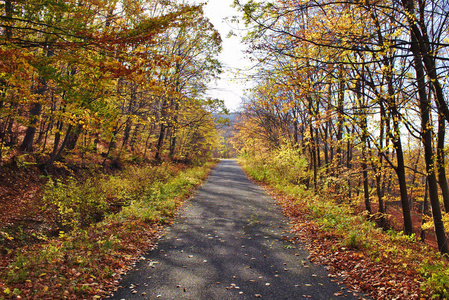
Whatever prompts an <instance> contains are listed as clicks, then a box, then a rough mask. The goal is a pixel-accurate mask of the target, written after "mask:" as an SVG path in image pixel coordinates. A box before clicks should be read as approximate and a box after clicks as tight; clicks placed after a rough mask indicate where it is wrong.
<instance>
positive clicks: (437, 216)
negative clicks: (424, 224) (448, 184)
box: [411, 36, 449, 253]
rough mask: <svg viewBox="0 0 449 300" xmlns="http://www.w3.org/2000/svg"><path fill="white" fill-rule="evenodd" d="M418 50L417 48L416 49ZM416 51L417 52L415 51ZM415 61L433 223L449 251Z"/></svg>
mask: <svg viewBox="0 0 449 300" xmlns="http://www.w3.org/2000/svg"><path fill="white" fill-rule="evenodd" d="M416 42H417V41H416V40H415V38H414V36H412V46H411V48H416V46H417V44H416ZM415 50H416V49H415ZM415 53H416V52H415ZM414 63H415V69H416V79H417V83H418V95H419V108H420V114H421V131H422V132H421V136H422V142H423V145H424V158H425V162H426V173H427V182H428V184H429V200H430V205H431V207H432V216H433V223H434V227H435V234H436V237H437V243H438V249H439V251H440V252H441V253H449V250H448V246H447V240H446V232H445V229H444V224H443V221H442V215H441V208H440V200H439V197H438V185H437V178H436V175H435V166H434V162H433V154H434V153H433V149H432V131H431V124H430V101H429V98H428V97H427V95H426V83H425V81H424V78H425V77H424V68H423V65H422V61H421V58H420V57H419V56H418V55H416V54H415V55H414Z"/></svg>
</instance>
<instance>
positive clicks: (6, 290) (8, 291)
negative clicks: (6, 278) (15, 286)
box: [3, 288, 11, 295]
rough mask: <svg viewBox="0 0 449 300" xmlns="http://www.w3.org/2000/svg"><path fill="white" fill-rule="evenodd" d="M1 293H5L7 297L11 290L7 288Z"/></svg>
mask: <svg viewBox="0 0 449 300" xmlns="http://www.w3.org/2000/svg"><path fill="white" fill-rule="evenodd" d="M3 293H5V295H9V294H11V290H10V289H9V288H6V289H5V290H4V291H3Z"/></svg>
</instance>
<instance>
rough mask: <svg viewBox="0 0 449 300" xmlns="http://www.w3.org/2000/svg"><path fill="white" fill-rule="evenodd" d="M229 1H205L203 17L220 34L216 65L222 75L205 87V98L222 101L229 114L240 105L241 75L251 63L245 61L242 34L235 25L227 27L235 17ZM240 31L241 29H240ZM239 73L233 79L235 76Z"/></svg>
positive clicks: (231, 24) (241, 91)
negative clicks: (206, 89)
mask: <svg viewBox="0 0 449 300" xmlns="http://www.w3.org/2000/svg"><path fill="white" fill-rule="evenodd" d="M232 3H233V0H209V1H208V3H207V5H206V6H205V8H204V14H205V16H206V17H208V18H209V20H210V21H211V23H212V24H213V25H214V27H215V28H216V29H217V30H218V31H219V32H220V34H221V37H222V40H223V51H222V53H221V55H220V57H219V58H220V61H221V62H222V64H223V71H224V72H223V73H222V74H221V75H220V79H219V80H217V81H216V82H212V83H211V84H210V85H209V87H210V89H209V92H208V94H207V95H208V96H209V97H211V98H218V99H220V100H224V102H225V105H226V107H227V108H228V109H229V110H230V111H236V110H238V109H239V107H240V104H241V98H242V97H243V96H244V90H245V88H247V83H245V81H242V79H241V77H242V76H241V75H243V72H244V71H245V70H246V69H247V68H250V66H251V63H250V61H249V59H247V58H245V54H244V52H243V51H244V50H245V45H244V44H243V43H242V42H241V39H242V35H244V32H243V31H242V30H239V28H238V24H235V23H231V22H230V20H226V18H228V19H231V17H232V16H235V15H238V14H239V13H238V12H237V9H236V8H233V7H231V5H232ZM240 27H243V25H240ZM231 30H232V31H233V33H234V34H236V36H232V37H230V38H228V37H227V35H228V33H229V32H230V31H231ZM238 71H243V72H242V73H239V74H241V75H239V76H238V77H240V79H236V74H237V72H238Z"/></svg>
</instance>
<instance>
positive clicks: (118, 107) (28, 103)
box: [0, 0, 224, 170]
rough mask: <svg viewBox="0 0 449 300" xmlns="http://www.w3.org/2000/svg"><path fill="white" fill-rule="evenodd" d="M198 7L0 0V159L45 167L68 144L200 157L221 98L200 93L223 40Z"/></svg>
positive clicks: (164, 2) (210, 139)
mask: <svg viewBox="0 0 449 300" xmlns="http://www.w3.org/2000/svg"><path fill="white" fill-rule="evenodd" d="M202 7H203V6H202V5H190V4H186V3H183V2H182V3H179V1H171V0H154V1H130V0H112V1H97V0H46V1H42V0H31V1H28V0H27V1H25V0H5V1H2V2H0V9H1V12H2V13H1V16H0V20H1V21H0V57H1V60H0V158H3V159H6V158H8V157H11V155H13V156H14V155H16V156H18V155H20V153H33V154H35V155H36V156H38V157H39V159H38V160H39V164H40V166H41V167H42V168H43V169H44V170H47V169H49V168H51V167H52V166H53V164H54V163H55V162H57V161H60V160H62V159H64V157H66V156H67V155H68V153H70V152H71V151H77V152H80V153H84V154H86V155H88V154H91V153H101V154H102V155H103V157H104V158H105V160H106V159H117V158H120V157H121V156H123V155H127V156H128V157H129V156H131V155H132V156H135V157H140V158H150V159H155V160H162V159H182V160H197V159H202V158H204V157H207V156H208V155H209V154H210V153H211V150H212V146H213V145H214V144H215V140H216V135H215V124H214V120H213V115H212V113H214V112H219V111H222V110H223V109H224V105H223V102H222V101H219V100H216V99H209V98H205V90H206V86H207V83H208V82H209V81H210V80H212V79H213V78H214V77H216V76H217V75H218V74H219V73H220V72H221V65H220V62H219V61H218V60H217V55H218V53H219V52H220V51H221V37H220V35H219V33H218V32H217V31H216V30H215V28H214V27H213V25H212V24H211V23H210V22H209V20H208V19H207V18H206V17H205V16H204V15H203V10H202ZM17 151H19V152H17ZM18 153H19V154H18Z"/></svg>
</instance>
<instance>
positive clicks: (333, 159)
mask: <svg viewBox="0 0 449 300" xmlns="http://www.w3.org/2000/svg"><path fill="white" fill-rule="evenodd" d="M236 3H238V1H237V2H236ZM447 5H448V3H446V2H445V1H408V0H407V1H393V2H391V3H390V2H385V1H368V2H367V1H359V2H353V1H348V2H346V1H335V2H333V1H326V2H315V1H310V2H309V1H276V2H269V3H256V2H253V1H249V2H247V3H246V4H241V5H240V7H241V10H242V11H243V13H244V16H245V21H246V22H247V23H248V24H250V26H251V28H252V30H251V31H250V33H249V34H248V35H247V36H246V41H247V42H248V43H249V44H250V49H251V51H252V54H253V55H254V57H256V58H257V60H258V62H259V65H260V68H259V69H258V72H257V73H256V74H255V75H254V77H255V81H256V82H257V85H256V87H255V88H254V89H253V90H252V91H251V94H250V96H249V97H248V99H247V101H246V102H245V103H244V107H243V111H242V115H241V121H240V123H238V125H237V127H238V129H237V133H236V135H237V138H236V139H237V141H236V142H237V143H238V145H239V148H240V149H241V151H243V153H244V154H245V155H247V156H249V157H254V158H255V159H261V160H263V159H264V158H263V157H261V156H260V151H259V150H255V149H264V150H265V151H264V153H265V155H266V157H265V159H267V160H269V159H270V155H271V156H273V155H274V156H276V155H279V153H280V151H282V149H290V150H291V151H293V152H297V153H298V154H299V155H300V156H302V157H303V158H304V159H305V162H304V166H303V167H304V169H305V171H306V172H308V174H304V173H303V174H302V175H300V176H296V177H294V178H292V180H297V181H298V182H299V183H303V184H304V185H306V186H307V187H308V188H311V189H314V190H316V191H319V190H321V189H323V188H326V189H332V190H333V193H335V197H339V198H341V199H342V201H355V202H357V201H359V202H361V203H362V205H363V209H364V210H365V211H367V212H368V213H369V214H370V215H372V217H373V218H375V219H376V221H377V222H378V223H379V225H380V226H386V225H387V224H386V222H387V220H386V214H387V208H388V207H390V206H392V205H393V204H394V203H396V204H398V205H397V206H399V207H400V209H401V213H402V225H403V226H402V229H403V231H404V233H405V234H406V235H411V234H413V233H415V234H417V235H419V234H420V233H421V232H416V230H414V227H413V225H414V224H413V221H414V222H416V220H412V219H414V218H413V214H414V213H416V212H415V211H419V214H422V215H423V216H424V217H423V218H422V219H423V222H424V223H427V222H428V221H429V220H430V218H431V219H432V222H433V224H428V226H431V227H434V228H435V234H436V239H437V243H438V249H439V251H441V252H442V253H448V246H447V235H446V229H445V225H449V224H448V219H447V215H446V214H445V213H446V212H448V211H449V193H448V191H449V190H448V184H447V178H446V165H447V164H446V156H447V143H446V126H447V122H448V120H449V114H448V112H449V111H448V110H447V97H448V93H447V92H448V90H447V84H448V82H447V79H448V77H449V73H448V65H447V60H448V46H449V45H448V41H449V39H448V34H449V31H448V26H449V23H448V22H447V18H448V16H449V15H448V12H447ZM255 128H257V129H255ZM280 145H281V147H280ZM283 147H284V148H283ZM279 149H281V150H279ZM284 152H285V151H284ZM256 156H258V157H256ZM297 173H298V174H301V173H300V172H297ZM412 212H413V213H412ZM428 215H429V217H427V216H428ZM430 215H431V217H430Z"/></svg>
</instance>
